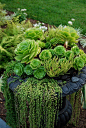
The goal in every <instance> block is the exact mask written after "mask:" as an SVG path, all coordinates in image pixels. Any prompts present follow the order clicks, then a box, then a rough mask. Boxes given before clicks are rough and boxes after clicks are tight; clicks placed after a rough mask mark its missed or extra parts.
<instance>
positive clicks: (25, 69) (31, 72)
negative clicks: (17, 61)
mask: <svg viewBox="0 0 86 128" xmlns="http://www.w3.org/2000/svg"><path fill="white" fill-rule="evenodd" d="M24 72H25V73H26V74H27V75H32V74H33V69H32V68H31V66H30V65H29V64H28V65H26V66H25V68H24Z"/></svg>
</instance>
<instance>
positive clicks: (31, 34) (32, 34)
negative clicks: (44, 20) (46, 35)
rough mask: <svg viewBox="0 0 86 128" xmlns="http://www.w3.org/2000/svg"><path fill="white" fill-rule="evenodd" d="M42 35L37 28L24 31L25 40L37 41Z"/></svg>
mask: <svg viewBox="0 0 86 128" xmlns="http://www.w3.org/2000/svg"><path fill="white" fill-rule="evenodd" d="M42 34H43V32H42V30H41V29H39V28H29V29H27V30H26V31H25V34H24V36H25V38H29V39H34V40H38V39H40V38H41V36H42Z"/></svg>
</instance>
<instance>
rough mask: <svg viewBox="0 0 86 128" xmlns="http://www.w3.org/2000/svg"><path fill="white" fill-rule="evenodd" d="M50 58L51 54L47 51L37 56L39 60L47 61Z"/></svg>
mask: <svg viewBox="0 0 86 128" xmlns="http://www.w3.org/2000/svg"><path fill="white" fill-rule="evenodd" d="M51 57H52V54H51V52H50V51H49V50H43V51H42V52H41V53H40V55H39V58H40V59H41V60H47V59H49V58H51Z"/></svg>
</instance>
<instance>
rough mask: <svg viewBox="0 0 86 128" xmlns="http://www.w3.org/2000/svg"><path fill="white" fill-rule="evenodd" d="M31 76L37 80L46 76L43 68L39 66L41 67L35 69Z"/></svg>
mask: <svg viewBox="0 0 86 128" xmlns="http://www.w3.org/2000/svg"><path fill="white" fill-rule="evenodd" d="M33 75H34V77H35V78H37V79H42V78H43V77H44V76H45V75H46V72H45V68H44V66H41V67H39V68H37V69H36V70H35V71H34V73H33Z"/></svg>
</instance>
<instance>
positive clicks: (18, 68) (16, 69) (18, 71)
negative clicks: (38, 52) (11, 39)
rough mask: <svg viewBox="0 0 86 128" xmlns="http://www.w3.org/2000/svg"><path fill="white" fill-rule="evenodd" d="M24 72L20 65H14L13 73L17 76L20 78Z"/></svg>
mask: <svg viewBox="0 0 86 128" xmlns="http://www.w3.org/2000/svg"><path fill="white" fill-rule="evenodd" d="M23 72H24V66H23V65H22V64H21V63H17V64H15V67H14V73H15V74H16V75H18V76H21V75H22V74H23Z"/></svg>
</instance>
